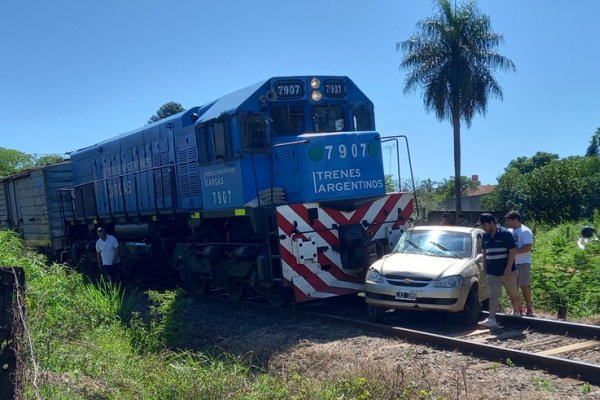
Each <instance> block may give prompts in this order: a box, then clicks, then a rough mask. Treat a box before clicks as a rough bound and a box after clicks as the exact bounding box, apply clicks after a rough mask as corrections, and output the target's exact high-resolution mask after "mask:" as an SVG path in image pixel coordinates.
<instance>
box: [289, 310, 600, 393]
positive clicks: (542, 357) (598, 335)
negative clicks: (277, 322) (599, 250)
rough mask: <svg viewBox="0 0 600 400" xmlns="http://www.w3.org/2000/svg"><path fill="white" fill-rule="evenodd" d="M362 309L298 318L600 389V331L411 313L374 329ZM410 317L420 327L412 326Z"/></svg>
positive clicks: (571, 325) (503, 317)
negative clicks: (471, 322)
mask: <svg viewBox="0 0 600 400" xmlns="http://www.w3.org/2000/svg"><path fill="white" fill-rule="evenodd" d="M362 308H363V309H362V311H361V312H359V313H357V314H356V315H352V311H351V310H350V309H347V310H345V311H343V312H341V313H340V312H337V313H332V312H324V311H322V310H321V311H320V310H318V309H316V308H315V309H313V310H310V309H306V310H304V309H297V310H296V311H295V314H296V315H302V316H304V317H307V318H318V319H320V320H322V321H324V322H329V323H337V324H343V325H345V326H353V327H356V328H360V329H363V330H367V331H370V332H377V333H380V334H383V335H386V336H389V337H395V338H401V339H404V340H407V341H410V342H414V343H420V344H428V345H432V346H436V347H439V348H443V349H446V350H457V351H460V352H462V353H465V354H472V355H475V356H478V357H482V358H484V359H486V360H488V361H489V362H488V363H483V364H481V365H480V366H479V367H480V368H486V367H489V368H492V367H493V365H494V364H496V363H506V364H514V365H518V366H521V367H524V368H529V369H542V370H545V371H547V372H549V373H552V374H555V375H558V376H561V377H569V378H574V379H577V380H583V381H587V382H590V383H594V384H600V326H595V325H586V324H579V323H572V322H565V321H555V320H548V319H542V318H527V317H513V316H512V315H508V314H498V315H497V319H498V322H499V323H500V324H501V327H500V328H499V329H493V330H490V329H488V328H483V327H471V328H465V327H464V326H460V325H459V324H453V323H450V324H445V323H443V322H442V323H441V324H440V319H439V318H438V319H437V322H432V321H425V322H423V321H419V320H421V318H414V317H415V315H416V313H414V312H412V313H405V315H404V316H403V317H404V319H403V318H399V319H400V320H401V322H400V323H399V322H398V318H388V321H387V322H388V323H386V324H374V323H371V322H370V321H368V320H367V319H366V311H365V310H364V306H363V307H362ZM340 314H341V315H340ZM408 315H410V316H412V318H413V319H417V320H418V321H416V322H415V321H409V318H410V317H408ZM425 319H426V320H427V319H428V318H425ZM441 320H442V321H443V320H444V318H442V319H441ZM400 324H401V325H402V326H400Z"/></svg>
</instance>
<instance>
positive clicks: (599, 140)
mask: <svg viewBox="0 0 600 400" xmlns="http://www.w3.org/2000/svg"><path fill="white" fill-rule="evenodd" d="M599 149H600V128H596V133H594V135H593V136H592V139H591V140H590V145H589V146H588V148H587V151H586V152H585V155H586V156H587V157H589V156H597V155H600V151H599Z"/></svg>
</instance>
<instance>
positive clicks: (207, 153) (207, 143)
mask: <svg viewBox="0 0 600 400" xmlns="http://www.w3.org/2000/svg"><path fill="white" fill-rule="evenodd" d="M229 136H230V133H229V124H228V121H227V120H226V119H223V120H212V121H208V122H206V123H204V124H202V125H199V126H198V128H196V142H197V143H198V158H199V159H200V162H202V163H209V162H211V161H215V160H225V159H228V158H231V157H232V150H231V140H230V137H229Z"/></svg>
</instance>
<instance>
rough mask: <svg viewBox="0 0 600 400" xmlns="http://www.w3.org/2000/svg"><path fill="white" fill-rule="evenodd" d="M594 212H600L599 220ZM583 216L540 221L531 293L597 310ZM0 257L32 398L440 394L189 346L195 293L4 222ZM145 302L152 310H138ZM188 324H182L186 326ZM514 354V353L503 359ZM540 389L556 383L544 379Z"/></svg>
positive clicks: (595, 276) (595, 269) (599, 251)
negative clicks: (59, 247)
mask: <svg viewBox="0 0 600 400" xmlns="http://www.w3.org/2000/svg"><path fill="white" fill-rule="evenodd" d="M596 222H597V221H596ZM581 226H582V224H581V223H573V224H565V225H561V226H558V227H551V228H546V227H543V226H534V229H535V232H534V233H535V238H536V241H535V247H534V262H533V269H532V271H533V272H532V273H533V284H532V286H533V293H534V301H535V304H536V307H537V308H538V310H539V309H545V310H548V311H552V312H555V307H556V306H557V305H558V304H559V303H564V302H566V303H567V304H568V306H569V315H571V316H582V317H586V316H592V315H597V314H598V313H600V309H599V307H600V281H599V279H600V244H599V245H598V246H589V247H588V248H587V249H586V250H585V251H582V250H580V249H578V248H577V246H576V244H575V241H576V239H577V236H578V233H579V230H580V228H581ZM0 265H4V266H21V267H23V268H24V269H25V272H26V283H27V290H26V299H25V300H26V308H27V310H26V312H27V324H28V326H27V328H28V331H27V332H28V334H29V335H30V337H31V340H32V343H33V352H32V351H30V348H29V346H27V345H26V343H25V342H24V343H23V345H22V346H21V349H22V356H23V359H24V360H25V361H26V368H25V369H24V371H23V372H24V373H25V374H26V387H25V394H26V398H35V393H34V390H35V388H34V376H33V371H34V369H33V364H32V362H33V360H36V362H37V366H38V368H37V370H38V376H37V377H36V379H35V382H36V383H37V388H38V390H39V393H40V397H41V398H44V399H186V400H187V399H257V400H258V399H298V400H301V399H327V400H328V399H331V400H333V399H436V398H441V397H440V396H439V395H437V394H436V393H435V391H434V389H431V387H430V385H429V383H428V382H427V381H426V380H425V381H423V382H421V381H419V382H415V381H412V380H410V378H407V377H406V376H400V375H398V376H394V375H393V374H392V375H391V376H389V375H385V376H381V375H373V376H370V375H369V374H368V373H365V375H366V376H344V377H339V376H338V375H335V374H334V375H332V378H331V379H330V380H324V381H317V380H315V379H314V378H308V377H304V376H302V375H301V374H297V373H295V372H294V371H286V373H285V374H275V373H274V372H273V371H271V372H268V371H264V370H261V369H260V368H257V367H256V366H255V365H252V361H251V360H247V359H243V358H236V357H234V356H232V355H227V354H217V355H208V354H204V353H200V352H192V351H184V350H180V349H178V348H177V347H178V346H179V343H180V342H179V340H180V339H181V338H180V337H179V335H181V332H186V329H188V330H189V329H190V327H185V326H184V323H183V322H182V321H180V320H179V319H178V316H179V315H181V313H180V312H179V311H180V308H181V307H184V306H186V305H188V302H191V301H193V299H192V297H189V296H187V295H186V294H185V293H184V292H182V291H180V290H174V291H167V292H164V293H159V292H153V291H150V292H147V293H138V292H137V291H135V290H130V289H127V288H125V287H122V286H121V285H119V284H112V283H109V282H105V281H103V280H100V281H98V282H91V281H89V280H87V279H86V278H84V277H83V276H82V275H81V274H79V273H78V272H76V271H74V270H72V269H71V268H69V267H67V266H64V265H59V264H52V265H48V264H47V262H46V260H45V259H44V258H43V257H42V256H40V255H38V254H34V253H31V252H27V251H26V250H24V249H23V246H22V244H21V242H20V240H19V239H18V238H17V237H16V235H14V234H12V233H10V232H6V231H0ZM140 302H145V303H146V305H148V304H149V307H146V309H148V310H149V311H148V312H145V313H142V312H140V311H136V310H138V309H139V307H136V306H137V305H139V303H140ZM184 328H185V329H184ZM507 364H508V362H507ZM532 384H533V385H534V386H535V387H536V388H537V389H540V390H551V388H550V387H549V386H548V385H546V383H545V382H543V381H536V382H533V383H532Z"/></svg>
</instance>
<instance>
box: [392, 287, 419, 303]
mask: <svg viewBox="0 0 600 400" xmlns="http://www.w3.org/2000/svg"><path fill="white" fill-rule="evenodd" d="M396 300H404V301H416V300H417V292H415V291H414V290H398V291H397V292H396Z"/></svg>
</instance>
